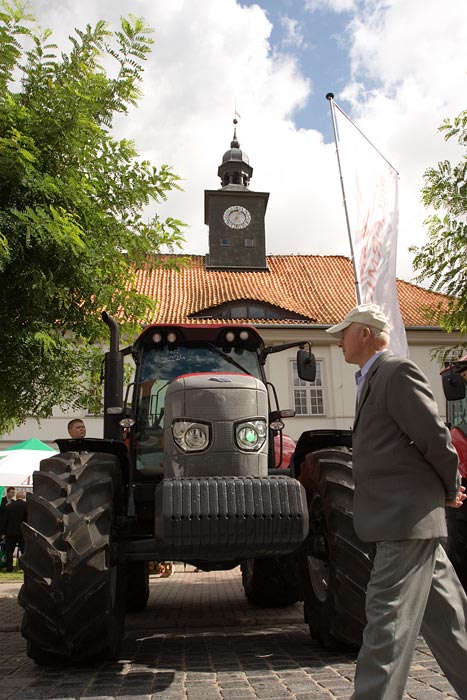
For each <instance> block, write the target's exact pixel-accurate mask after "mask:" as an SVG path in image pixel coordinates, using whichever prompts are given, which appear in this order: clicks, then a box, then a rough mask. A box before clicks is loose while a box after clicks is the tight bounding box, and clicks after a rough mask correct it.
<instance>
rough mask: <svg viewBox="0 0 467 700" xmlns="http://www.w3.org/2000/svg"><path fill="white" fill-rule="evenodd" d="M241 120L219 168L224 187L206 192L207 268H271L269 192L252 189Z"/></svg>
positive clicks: (250, 170)
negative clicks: (266, 219) (240, 131)
mask: <svg viewBox="0 0 467 700" xmlns="http://www.w3.org/2000/svg"><path fill="white" fill-rule="evenodd" d="M236 124H237V120H236V119H234V125H235V126H234V134H233V139H232V141H231V143H230V149H229V150H228V151H226V152H225V153H224V155H223V157H222V163H221V165H220V166H219V169H218V175H219V177H220V179H221V184H222V187H221V188H220V189H219V190H205V192H204V222H205V223H206V224H207V225H208V226H209V253H208V254H207V255H206V268H207V269H211V270H212V269H218V270H227V269H228V270H239V271H244V270H267V269H268V267H267V264H266V242H265V229H264V216H265V213H266V207H267V204H268V198H269V193H268V192H252V191H251V190H250V189H249V184H250V178H251V176H252V174H253V168H252V167H251V165H250V163H249V160H248V156H247V155H246V153H245V152H244V151H242V150H241V149H240V144H239V142H238V140H237V128H236Z"/></svg>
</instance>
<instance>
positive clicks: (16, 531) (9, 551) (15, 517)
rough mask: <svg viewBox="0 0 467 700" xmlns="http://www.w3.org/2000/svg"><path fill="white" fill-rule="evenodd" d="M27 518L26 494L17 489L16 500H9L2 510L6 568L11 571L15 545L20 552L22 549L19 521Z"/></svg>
mask: <svg viewBox="0 0 467 700" xmlns="http://www.w3.org/2000/svg"><path fill="white" fill-rule="evenodd" d="M26 520H27V506H26V494H25V492H24V491H18V493H17V495H16V501H11V503H9V504H8V505H7V506H6V507H5V512H4V533H3V534H4V535H5V542H6V570H7V571H13V554H14V551H15V548H16V546H17V547H18V549H19V551H20V552H21V554H22V553H23V551H24V538H23V533H22V531H21V523H23V522H25V521H26Z"/></svg>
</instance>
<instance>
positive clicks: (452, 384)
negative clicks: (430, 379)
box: [441, 372, 465, 401]
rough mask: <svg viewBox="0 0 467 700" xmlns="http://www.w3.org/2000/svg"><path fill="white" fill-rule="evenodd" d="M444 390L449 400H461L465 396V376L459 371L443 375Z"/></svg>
mask: <svg viewBox="0 0 467 700" xmlns="http://www.w3.org/2000/svg"><path fill="white" fill-rule="evenodd" d="M441 379H442V382H443V391H444V395H445V397H446V399H447V400H448V401H459V400H460V399H463V398H465V381H464V377H463V376H462V375H461V374H458V373H457V372H448V373H447V374H443V376H442V377H441Z"/></svg>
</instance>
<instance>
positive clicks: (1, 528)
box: [0, 486, 16, 539]
mask: <svg viewBox="0 0 467 700" xmlns="http://www.w3.org/2000/svg"><path fill="white" fill-rule="evenodd" d="M15 495H16V489H15V487H14V486H9V487H8V488H7V490H6V495H5V496H2V500H1V503H0V539H1V538H2V536H3V535H4V533H5V510H6V507H7V506H8V505H9V504H10V503H11V502H12V501H14V500H15Z"/></svg>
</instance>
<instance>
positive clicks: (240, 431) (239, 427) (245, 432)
mask: <svg viewBox="0 0 467 700" xmlns="http://www.w3.org/2000/svg"><path fill="white" fill-rule="evenodd" d="M267 434H268V429H267V426H266V421H265V420H264V419H259V418H258V419H256V420H248V421H242V422H241V423H237V424H236V425H235V442H236V444H237V447H238V448H239V449H240V450H248V451H249V452H259V450H260V449H261V448H262V446H263V445H264V441H265V440H266V436H267Z"/></svg>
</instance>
